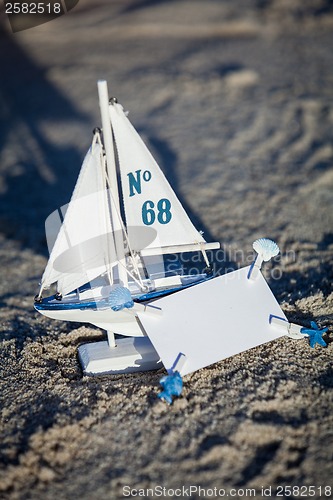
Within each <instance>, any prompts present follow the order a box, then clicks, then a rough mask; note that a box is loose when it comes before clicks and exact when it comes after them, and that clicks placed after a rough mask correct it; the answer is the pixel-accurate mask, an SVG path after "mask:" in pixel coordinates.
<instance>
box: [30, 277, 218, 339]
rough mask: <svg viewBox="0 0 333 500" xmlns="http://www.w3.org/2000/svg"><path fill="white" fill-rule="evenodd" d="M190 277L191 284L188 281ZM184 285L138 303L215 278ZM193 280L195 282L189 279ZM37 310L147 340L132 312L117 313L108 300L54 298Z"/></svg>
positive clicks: (144, 296)
mask: <svg viewBox="0 0 333 500" xmlns="http://www.w3.org/2000/svg"><path fill="white" fill-rule="evenodd" d="M186 278H187V281H186ZM186 278H185V281H184V283H183V284H182V285H181V286H176V287H169V288H166V289H162V290H155V291H151V292H148V293H146V294H141V295H140V296H138V297H136V298H134V300H135V302H138V303H143V304H144V305H147V304H150V303H153V302H154V299H158V298H160V297H162V296H165V295H169V294H171V293H177V292H179V291H181V290H184V289H186V288H188V287H191V286H195V285H197V284H199V283H202V282H203V281H206V280H208V279H211V276H207V275H199V276H198V278H197V280H194V281H193V277H186ZM189 278H192V281H191V280H189ZM35 309H36V310H37V311H38V312H39V313H41V314H43V315H44V316H46V317H48V318H51V319H57V320H60V321H75V322H80V323H91V324H92V325H95V326H97V327H99V328H102V329H104V330H107V331H111V332H113V333H118V334H120V335H125V336H130V337H143V336H145V334H144V333H143V332H142V330H141V328H140V325H139V323H138V321H137V319H136V316H135V314H133V312H132V311H131V309H126V308H124V309H123V310H120V311H113V310H112V309H111V307H110V305H109V303H108V299H107V298H106V297H103V296H101V297H99V298H97V297H95V298H94V299H93V300H92V299H91V297H90V299H86V300H78V299H77V298H75V294H73V295H72V294H70V295H68V296H65V297H64V298H63V299H62V300H61V301H59V300H56V296H55V295H52V296H51V297H47V298H45V299H42V301H41V302H36V303H35Z"/></svg>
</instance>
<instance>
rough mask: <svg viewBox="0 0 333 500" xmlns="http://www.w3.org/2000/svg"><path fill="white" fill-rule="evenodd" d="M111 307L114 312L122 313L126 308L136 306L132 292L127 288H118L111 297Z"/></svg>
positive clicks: (112, 291) (111, 293)
mask: <svg viewBox="0 0 333 500" xmlns="http://www.w3.org/2000/svg"><path fill="white" fill-rule="evenodd" d="M109 306H110V307H111V309H112V310H113V311H121V310H122V309H124V308H125V307H126V308H127V309H130V308H131V307H133V306H134V302H133V299H132V296H131V292H130V291H129V289H128V288H126V287H125V286H116V287H115V288H114V289H113V290H111V292H110V295H109Z"/></svg>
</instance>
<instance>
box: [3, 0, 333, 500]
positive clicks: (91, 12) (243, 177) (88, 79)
mask: <svg viewBox="0 0 333 500" xmlns="http://www.w3.org/2000/svg"><path fill="white" fill-rule="evenodd" d="M1 26H2V33H1V45H0V61H1V74H0V98H1V115H2V121H1V125H0V127H1V130H0V194H1V208H0V210H1V212H0V239H1V248H0V252H1V283H0V287H1V306H2V307H1V310H0V314H1V323H0V324H1V327H0V328H1V337H0V338H1V344H0V345H1V353H0V360H1V377H0V387H1V424H0V431H1V439H0V449H1V452H0V453H1V455H0V457H1V458H0V497H1V498H5V499H7V498H8V499H23V498H24V499H28V498H33V499H39V498H40V499H45V500H47V499H69V498H82V499H92V498H99V499H103V500H104V499H116V498H124V497H126V495H127V496H128V495H132V497H135V496H136V494H139V493H140V494H141V496H143V494H146V496H149V497H150V498H152V497H154V496H155V497H158V496H159V493H160V492H162V494H163V495H164V497H167V495H168V496H169V497H175V496H176V495H177V494H178V496H180V497H184V498H189V497H191V498H200V497H201V498H205V497H206V498H208V497H212V495H211V493H213V494H214V495H215V494H216V495H215V497H218V495H220V496H222V494H223V492H222V489H224V490H225V494H229V495H230V496H231V495H233V496H234V497H236V498H241V497H246V496H250V495H251V492H250V490H249V489H250V488H251V489H253V490H252V496H254V493H255V495H256V498H262V497H263V491H262V488H264V489H265V493H266V496H269V493H270V496H272V497H276V498H278V496H277V494H278V493H281V495H280V496H282V497H283V495H284V494H285V496H287V494H288V489H287V490H286V491H285V490H283V489H282V488H283V487H285V486H288V485H292V486H293V487H294V490H292V494H293V498H298V496H299V495H300V493H303V494H306V495H308V496H310V495H312V497H313V498H323V497H325V496H326V497H328V496H329V492H330V490H329V487H331V486H333V485H332V476H333V467H332V458H333V430H332V429H333V425H332V424H333V418H332V409H333V404H332V403H333V391H332V389H333V368H332V349H333V344H332V304H333V291H332V274H333V273H332V254H333V232H332V227H333V226H332V222H333V211H332V204H333V168H332V165H333V148H332V137H333V133H332V130H333V50H332V49H333V32H332V27H333V10H332V7H331V5H330V2H328V1H325V0H318V1H310V0H309V1H306V2H302V1H297V0H294V1H291V2H283V1H277V0H272V1H265V2H263V1H261V2H259V1H257V2H255V1H247V2H245V1H241V0H239V1H235V2H215V1H213V0H206V1H192V2H189V1H188V2H186V1H178V2H172V1H169V2H168V1H156V2H150V1H141V2H140V1H129V0H125V1H122V2H120V1H119V2H112V3H110V2H107V1H106V0H100V1H98V2H88V0H81V1H80V2H79V4H78V5H77V7H75V8H74V9H73V10H72V11H71V12H70V13H69V14H67V15H66V16H63V17H61V18H59V19H57V20H54V21H52V22H50V23H47V24H44V25H42V26H39V27H36V28H34V29H30V30H27V31H22V32H20V33H16V34H12V33H11V32H10V27H9V24H8V21H7V20H6V18H5V17H4V14H2V17H1ZM98 78H106V79H107V80H108V82H109V87H110V89H111V93H112V95H116V96H117V97H118V100H119V101H120V102H122V103H123V105H124V106H125V107H126V109H129V110H130V111H131V115H130V116H131V120H132V121H133V123H134V124H135V125H136V127H137V128H138V130H139V131H140V133H141V134H142V136H143V137H144V139H145V140H146V141H147V142H148V143H149V145H150V148H151V149H152V151H153V152H154V155H155V156H156V158H157V159H158V161H159V162H160V164H161V167H162V168H163V170H164V172H165V174H166V175H167V177H168V179H169V180H170V182H171V183H172V185H173V187H174V188H175V190H176V191H177V193H178V194H179V196H180V198H181V200H182V201H183V203H184V206H185V207H186V209H187V211H188V213H189V214H190V216H191V218H192V220H193V221H194V222H195V224H196V226H197V227H198V229H202V230H204V231H205V236H206V238H207V239H208V240H209V241H213V240H218V241H220V242H221V244H222V248H223V252H220V253H219V254H218V255H217V257H216V258H215V261H214V270H215V271H216V272H224V271H225V270H226V269H234V268H237V267H239V266H242V265H245V264H247V263H248V261H249V259H251V258H252V253H251V250H252V242H253V241H254V240H255V239H256V238H258V237H261V236H267V237H270V238H273V239H274V240H276V241H277V242H278V244H279V246H280V248H281V256H280V257H279V258H276V259H275V260H274V262H273V263H272V264H269V265H268V266H266V277H267V280H268V281H269V284H270V286H271V288H272V290H273V292H274V294H275V295H276V297H277V299H278V301H279V302H280V304H281V306H282V308H283V310H284V312H285V313H286V315H287V316H288V318H289V319H290V320H291V321H294V322H298V323H301V324H303V325H306V326H308V325H309V323H310V321H311V320H315V321H317V323H318V324H319V325H320V326H321V327H326V326H327V327H329V332H328V334H327V335H326V336H325V339H326V341H327V343H328V346H327V347H326V348H322V347H320V346H318V345H317V346H316V347H315V348H314V349H311V348H310V347H309V345H308V343H307V342H306V341H305V340H304V341H303V340H302V341H294V340H291V339H288V338H284V337H283V338H280V339H278V340H276V341H274V342H271V343H268V344H265V345H263V346H260V347H258V348H255V349H252V350H250V351H248V352H245V353H242V354H239V355H237V356H234V357H233V358H230V359H227V360H225V361H223V362H219V363H217V364H215V365H213V366H210V367H208V368H206V369H203V370H200V371H198V372H196V373H194V374H192V375H189V376H187V377H185V380H184V391H183V395H182V396H181V398H179V399H177V400H175V402H174V404H173V405H172V406H171V407H169V406H167V405H166V404H164V403H163V402H161V401H160V400H159V399H158V398H157V394H158V392H159V384H158V381H159V379H160V377H161V376H162V375H163V374H164V371H163V370H160V371H159V372H150V373H142V374H136V375H118V376H114V377H111V376H103V377H97V378H90V377H87V376H83V375H82V371H81V368H80V365H79V362H78V359H77V348H78V346H79V345H80V344H82V343H83V342H85V341H92V340H97V339H104V338H105V337H104V333H103V332H102V331H101V330H99V329H98V328H94V327H90V326H89V325H82V324H79V323H72V324H71V323H65V322H57V321H52V320H48V319H46V318H43V317H42V316H40V315H39V314H38V313H37V312H35V311H34V309H33V297H34V295H35V294H36V293H37V291H38V282H39V280H40V277H41V274H42V272H43V270H44V267H45V264H46V262H47V246H46V240H45V234H44V221H45V218H46V217H47V216H48V215H49V214H50V213H51V212H52V211H53V210H55V209H56V208H58V207H59V206H61V205H62V204H64V203H66V202H67V201H68V199H69V197H70V194H71V191H72V189H73V186H74V183H75V179H76V176H77V174H78V171H79V168H80V165H81V161H82V158H83V157H84V154H85V151H86V149H87V148H88V147H89V141H90V138H91V131H92V129H93V128H94V127H95V126H96V125H99V124H100V119H99V113H98V105H97V93H96V80H97V79H98ZM208 313H209V312H207V314H208ZM190 486H192V487H193V488H192V490H188V489H186V488H189V487H190ZM297 486H299V487H301V486H303V487H304V488H305V489H304V488H303V490H297V488H296V487H297ZM310 486H311V487H315V489H314V490H313V489H312V490H311V489H309V487H310ZM325 486H327V487H328V489H326V490H325ZM159 487H161V488H163V487H164V488H165V490H164V491H163V490H159V489H158V488H159ZM182 487H184V488H185V490H184V491H180V490H179V491H178V490H176V491H172V490H173V489H176V488H182ZM194 487H197V490H195V488H194ZM199 487H201V488H202V490H201V491H199V490H198V488H199ZM278 487H280V489H277V488H278ZM146 488H150V489H154V488H155V490H154V491H150V492H147V491H146V490H145V489H146ZM209 488H211V489H213V490H212V491H211V490H209ZM214 488H216V490H215V491H214ZM269 488H272V490H269ZM320 488H321V489H320ZM131 490H133V491H131ZM204 490H205V491H204ZM218 490H221V491H220V492H218ZM179 493H180V495H179ZM313 493H314V494H313ZM303 496H304V495H303Z"/></svg>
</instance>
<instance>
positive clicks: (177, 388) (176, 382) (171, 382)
mask: <svg viewBox="0 0 333 500" xmlns="http://www.w3.org/2000/svg"><path fill="white" fill-rule="evenodd" d="M160 384H161V386H162V388H163V391H162V392H161V393H160V394H158V397H159V398H160V399H163V400H164V401H166V402H167V403H168V404H169V405H171V403H172V397H173V396H180V394H181V392H182V389H183V379H182V376H181V374H180V373H179V372H177V371H176V372H174V373H173V374H172V375H166V376H165V377H162V378H161V380H160Z"/></svg>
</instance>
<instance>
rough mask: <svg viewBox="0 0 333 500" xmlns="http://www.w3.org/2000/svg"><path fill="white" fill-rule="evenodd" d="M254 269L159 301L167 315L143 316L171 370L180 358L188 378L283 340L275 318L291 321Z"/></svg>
mask: <svg viewBox="0 0 333 500" xmlns="http://www.w3.org/2000/svg"><path fill="white" fill-rule="evenodd" d="M248 272H249V267H244V268H242V269H240V270H238V271H234V272H232V273H228V274H226V275H224V276H219V277H217V278H213V279H211V280H209V281H206V282H204V283H201V284H198V285H195V286H192V287H190V288H187V289H185V290H182V291H180V292H177V293H174V294H172V295H169V296H168V297H164V298H161V299H158V300H156V301H155V302H154V306H157V307H160V308H161V309H162V315H161V316H156V317H154V316H152V315H148V314H145V313H138V317H139V320H140V323H141V325H142V327H143V329H144V331H145V332H146V334H147V335H148V337H149V338H150V340H151V342H152V343H153V345H154V347H155V349H156V351H157V352H158V354H159V355H160V357H161V360H162V362H163V364H164V366H165V368H166V369H167V370H168V371H171V370H172V368H173V367H174V364H175V361H176V360H177V358H179V356H180V354H184V355H185V356H186V361H185V363H184V364H183V366H182V368H180V370H179V371H180V373H181V374H182V375H186V374H188V373H192V372H194V371H196V370H199V369H200V368H203V367H205V366H208V365H211V364H212V363H216V362H217V361H220V360H222V359H225V358H228V357H230V356H233V355H234V354H238V353H240V352H242V351H246V350H247V349H251V348H252V347H255V346H257V345H260V344H263V343H265V342H269V341H271V340H274V339H276V338H278V337H281V336H282V335H283V331H282V330H279V329H277V328H275V327H274V326H273V325H271V324H270V316H271V315H273V316H278V317H280V318H284V319H286V317H285V315H284V313H283V312H282V310H281V308H280V306H279V304H278V303H277V301H276V299H275V297H274V295H273V294H272V292H271V290H270V288H269V286H268V284H267V283H266V281H265V279H264V278H263V276H262V274H261V273H259V276H258V277H257V278H256V279H255V280H249V279H247V275H248Z"/></svg>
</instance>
